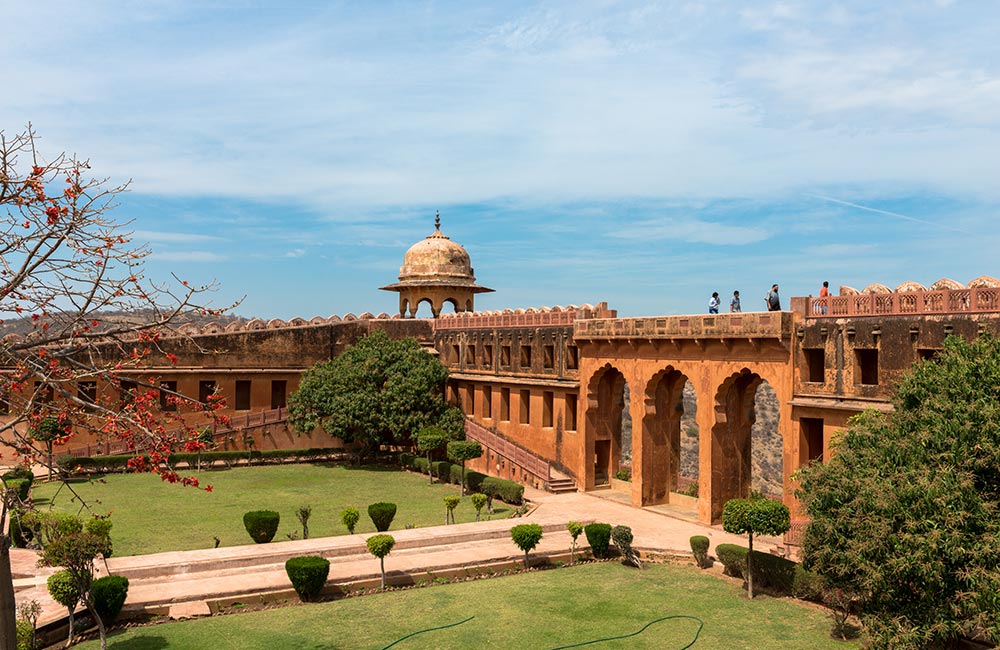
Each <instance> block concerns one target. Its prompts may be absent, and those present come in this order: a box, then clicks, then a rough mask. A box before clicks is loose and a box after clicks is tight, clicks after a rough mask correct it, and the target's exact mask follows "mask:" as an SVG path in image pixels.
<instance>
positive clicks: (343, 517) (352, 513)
mask: <svg viewBox="0 0 1000 650" xmlns="http://www.w3.org/2000/svg"><path fill="white" fill-rule="evenodd" d="M360 519H361V512H359V511H358V509H357V508H344V509H343V510H341V511H340V523H342V524H344V526H346V527H347V532H349V533H350V534H352V535H353V534H354V527H355V526H357V525H358V520H360Z"/></svg>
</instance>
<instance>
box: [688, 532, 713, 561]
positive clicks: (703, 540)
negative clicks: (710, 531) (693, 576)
mask: <svg viewBox="0 0 1000 650" xmlns="http://www.w3.org/2000/svg"><path fill="white" fill-rule="evenodd" d="M708 545H709V540H708V538H707V537H705V536H704V535H692V536H691V552H692V553H694V562H695V564H697V565H698V568H699V569H707V568H708V567H709V564H708Z"/></svg>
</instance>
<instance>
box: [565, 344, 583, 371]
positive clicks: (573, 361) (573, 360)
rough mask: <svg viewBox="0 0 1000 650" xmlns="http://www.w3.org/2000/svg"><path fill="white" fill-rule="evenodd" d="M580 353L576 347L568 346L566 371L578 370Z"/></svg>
mask: <svg viewBox="0 0 1000 650" xmlns="http://www.w3.org/2000/svg"><path fill="white" fill-rule="evenodd" d="M578 355H579V352H578V351H577V347H576V346H575V345H567V346H566V370H576V369H577V368H578V367H579V363H580V360H579V356H578Z"/></svg>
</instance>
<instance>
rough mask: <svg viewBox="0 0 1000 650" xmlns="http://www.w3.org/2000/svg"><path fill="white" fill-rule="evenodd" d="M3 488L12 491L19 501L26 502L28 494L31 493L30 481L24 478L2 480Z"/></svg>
mask: <svg viewBox="0 0 1000 650" xmlns="http://www.w3.org/2000/svg"><path fill="white" fill-rule="evenodd" d="M3 484H4V486H6V488H7V489H8V490H13V491H14V493H15V494H16V495H17V498H18V499H20V500H21V501H27V500H28V494H29V493H30V492H31V481H29V480H28V479H26V478H8V479H4V482H3Z"/></svg>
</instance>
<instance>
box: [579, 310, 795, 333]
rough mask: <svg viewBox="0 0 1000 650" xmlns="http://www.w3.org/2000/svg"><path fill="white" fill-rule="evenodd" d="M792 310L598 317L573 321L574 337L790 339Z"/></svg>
mask: <svg viewBox="0 0 1000 650" xmlns="http://www.w3.org/2000/svg"><path fill="white" fill-rule="evenodd" d="M793 318H794V315H793V314H791V313H790V312H746V313H739V314H711V315H707V314H706V315H703V314H697V315H690V316H654V317H649V318H599V319H590V320H577V321H576V322H574V323H573V338H575V339H577V340H588V339H590V340H593V339H647V340H649V339H707V338H713V339H734V338H743V339H746V338H751V339H761V338H770V339H788V338H789V337H790V336H791V334H792V319H793Z"/></svg>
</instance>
